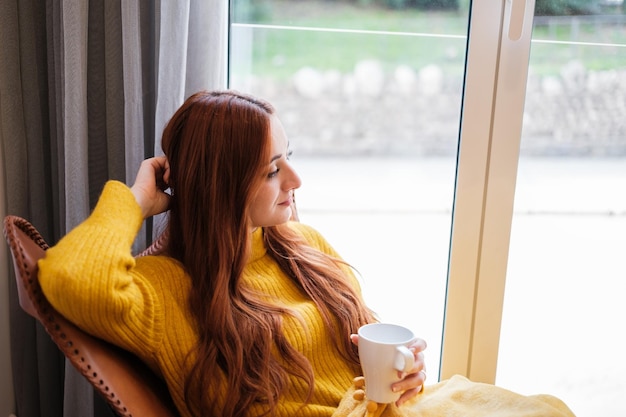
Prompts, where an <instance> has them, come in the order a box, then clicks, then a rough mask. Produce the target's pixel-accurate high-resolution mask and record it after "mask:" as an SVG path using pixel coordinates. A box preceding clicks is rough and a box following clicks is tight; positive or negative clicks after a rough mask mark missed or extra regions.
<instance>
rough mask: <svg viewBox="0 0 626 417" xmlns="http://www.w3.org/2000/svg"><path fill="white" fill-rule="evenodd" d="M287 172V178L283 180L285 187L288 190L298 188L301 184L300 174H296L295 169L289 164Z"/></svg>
mask: <svg viewBox="0 0 626 417" xmlns="http://www.w3.org/2000/svg"><path fill="white" fill-rule="evenodd" d="M288 174H289V175H288V176H287V179H286V181H285V185H286V187H285V188H287V189H289V190H295V189H296V188H300V186H301V185H302V180H301V179H300V176H299V175H298V173H297V172H296V170H295V169H294V168H293V167H292V166H291V165H289V172H288Z"/></svg>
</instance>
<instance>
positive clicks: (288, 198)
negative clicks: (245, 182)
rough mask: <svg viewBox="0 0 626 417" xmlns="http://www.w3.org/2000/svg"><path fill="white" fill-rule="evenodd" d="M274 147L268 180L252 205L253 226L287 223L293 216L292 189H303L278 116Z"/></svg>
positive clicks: (273, 126) (274, 121) (273, 121)
mask: <svg viewBox="0 0 626 417" xmlns="http://www.w3.org/2000/svg"><path fill="white" fill-rule="evenodd" d="M271 131H272V144H271V153H270V155H271V156H270V160H269V161H267V162H268V163H267V169H266V172H265V174H264V175H265V178H264V179H263V181H262V183H261V186H260V187H259V188H258V189H257V191H256V193H255V194H254V197H253V198H252V204H251V206H250V220H251V222H252V226H253V227H268V226H275V225H277V224H281V223H285V222H287V221H288V220H289V218H290V217H291V211H292V207H291V203H292V202H293V190H295V189H296V188H298V187H300V184H301V183H302V182H301V181H300V177H299V176H298V174H297V173H296V171H295V170H294V169H293V168H292V166H291V164H290V163H289V141H288V140H287V135H286V134H285V129H284V128H283V125H282V123H281V122H280V120H278V117H276V116H272V117H271Z"/></svg>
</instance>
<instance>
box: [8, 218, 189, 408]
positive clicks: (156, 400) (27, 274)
mask: <svg viewBox="0 0 626 417" xmlns="http://www.w3.org/2000/svg"><path fill="white" fill-rule="evenodd" d="M4 235H5V237H6V239H7V242H8V243H9V246H10V249H11V255H12V257H13V265H14V267H15V278H16V280H17V289H18V294H19V302H20V306H21V307H22V308H23V309H24V311H26V312H27V313H28V314H30V315H31V316H33V317H34V318H35V319H37V320H38V321H39V322H41V324H43V326H44V328H45V329H46V331H47V332H48V334H50V336H51V337H52V340H54V342H55V343H56V345H57V346H58V347H59V349H60V350H61V351H62V352H63V354H64V355H65V356H66V357H67V358H68V359H69V360H70V362H71V363H72V365H73V366H74V367H75V368H76V369H77V370H78V371H79V372H80V373H81V374H82V375H83V376H84V377H85V378H86V379H87V380H88V381H89V382H90V383H91V385H93V386H94V388H95V389H96V391H97V392H98V393H99V394H101V395H102V396H103V397H104V399H105V400H106V401H107V403H108V404H109V405H110V407H111V408H112V409H113V411H115V413H116V414H117V415H118V416H122V417H131V416H135V417H143V416H150V417H178V416H179V414H178V412H177V411H176V408H175V407H174V405H173V401H172V399H171V396H170V394H169V392H168V390H167V387H166V385H165V383H164V382H163V381H162V380H161V379H160V378H159V377H158V376H157V375H155V374H154V373H153V372H152V371H151V370H150V369H149V368H148V367H147V366H146V365H145V364H144V363H143V362H141V360H140V359H138V358H137V357H136V356H134V355H132V354H131V353H130V352H127V351H125V350H123V349H120V348H118V347H116V346H113V345H112V344H110V343H107V342H105V341H103V340H101V339H98V338H96V337H93V336H90V335H89V334H87V333H85V332H84V331H82V330H81V329H79V328H78V327H76V326H75V325H74V324H72V323H71V322H69V321H68V320H67V319H65V318H64V317H63V316H62V315H61V314H60V313H58V312H57V311H56V310H55V309H54V308H53V307H52V306H51V305H50V303H49V302H48V300H46V297H45V296H44V294H43V293H42V291H41V288H40V286H39V279H38V274H37V261H38V260H39V259H40V258H41V257H43V256H44V252H45V250H47V249H48V247H49V246H48V244H47V243H46V242H45V241H44V239H43V238H42V236H41V235H40V234H39V232H38V231H37V230H36V229H35V227H33V226H32V225H31V224H30V223H29V222H28V221H26V220H24V219H22V218H20V217H17V216H7V217H6V218H5V219H4ZM153 249H154V248H153ZM151 252H152V251H150V250H147V251H145V252H144V253H151Z"/></svg>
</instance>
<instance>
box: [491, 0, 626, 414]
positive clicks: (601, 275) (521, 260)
mask: <svg viewBox="0 0 626 417" xmlns="http://www.w3.org/2000/svg"><path fill="white" fill-rule="evenodd" d="M622 3H623V2H622V1H604V2H585V3H583V2H573V1H570V2H568V1H565V2H562V1H545V2H543V3H542V8H541V9H540V8H539V2H538V5H537V10H536V14H537V17H536V18H535V26H534V28H533V30H534V31H533V43H532V46H531V58H530V68H529V70H530V75H529V80H528V88H527V97H526V108H525V114H524V129H523V134H522V144H521V158H520V164H519V172H518V181H517V191H516V200H515V213H514V218H513V225H512V231H511V246H510V255H509V262H508V274H507V283H506V294H505V300H504V303H505V304H504V313H503V322H502V334H501V341H500V353H499V358H498V373H497V383H498V384H499V385H503V386H506V387H509V388H511V389H513V390H517V391H520V392H524V393H528V394H530V393H537V392H549V393H553V394H556V395H557V396H559V397H560V398H562V399H563V400H564V401H565V402H566V403H567V404H568V405H570V407H571V408H572V409H573V411H574V413H575V414H576V415H577V416H578V417H593V416H614V417H617V416H624V415H626V404H625V403H624V401H623V398H622V397H623V395H624V393H626V383H625V382H624V381H625V380H624V374H626V360H625V359H624V352H625V351H626V340H625V339H624V337H623V328H624V325H625V318H626V303H624V299H626V285H625V284H624V283H625V279H626V256H625V254H626V123H625V120H626V119H625V117H624V116H625V115H626V15H625V9H624V5H623V4H622ZM565 4H569V5H570V6H572V7H569V8H568V7H565V6H564V5H565ZM575 4H577V5H579V6H580V5H581V4H586V5H587V6H585V8H586V9H585V10H577V9H576V8H575V7H573V5H575ZM565 13H579V14H574V15H571V14H570V15H566V14H565ZM589 13H591V14H589ZM539 14H543V15H541V16H540V15H539ZM548 14H554V15H548Z"/></svg>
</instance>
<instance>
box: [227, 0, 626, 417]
mask: <svg viewBox="0 0 626 417" xmlns="http://www.w3.org/2000/svg"><path fill="white" fill-rule="evenodd" d="M231 4H232V6H231V18H232V25H231V51H230V67H229V78H230V86H231V87H233V88H236V89H240V90H242V91H248V92H252V93H254V94H257V95H260V96H262V97H264V98H266V99H268V100H269V101H270V102H272V103H273V104H274V105H275V106H276V108H277V110H278V112H279V117H280V118H281V120H282V121H283V124H284V125H285V128H286V130H287V134H288V135H289V138H290V142H291V146H292V148H293V150H294V156H293V162H294V164H295V167H296V169H297V170H298V171H299V173H300V174H301V176H302V179H303V186H302V188H301V189H300V190H299V191H298V193H297V196H298V206H299V210H300V215H301V220H302V221H303V222H306V223H309V224H311V225H313V226H314V227H316V228H317V229H319V230H320V231H321V232H322V233H323V234H324V235H325V236H326V237H327V238H328V240H329V241H330V242H331V244H333V246H335V248H336V249H337V250H338V251H339V252H340V254H342V256H343V257H344V258H345V259H346V260H347V261H348V262H350V263H351V264H353V265H354V266H355V267H356V269H357V270H358V271H359V273H360V277H361V280H362V285H363V291H364V294H365V296H366V298H367V300H368V302H369V303H370V305H371V306H372V307H373V308H374V309H375V310H376V311H378V312H379V313H380V316H381V319H383V320H384V321H393V322H399V323H402V324H406V325H408V326H409V327H411V328H413V329H414V330H415V331H416V333H418V334H420V335H421V336H422V337H424V338H425V339H426V340H427V341H428V342H429V348H428V351H427V358H428V366H429V368H430V369H431V372H430V373H429V375H431V377H430V378H431V379H435V378H436V371H434V370H436V369H438V367H439V360H440V348H441V338H442V324H443V313H444V302H445V294H446V277H447V268H448V255H449V244H450V230H451V219H452V208H453V203H454V187H455V175H456V157H457V149H458V144H459V125H460V121H459V119H460V115H461V109H462V104H463V101H462V97H463V83H464V68H465V58H466V42H467V33H468V20H469V16H470V13H469V11H470V2H469V1H468V0H352V1H348V0H325V1H323V0H265V1H257V0H234V1H231ZM526 64H528V65H529V76H528V82H527V91H526V98H525V110H524V115H523V130H522V141H521V147H520V162H519V168H518V179H517V186H516V197H515V208H514V216H513V224H512V230H511V243H510V250H509V259H508V272H507V281H506V294H505V300H504V312H503V319H502V330H501V338H500V350H499V356H498V374H497V380H496V384H498V385H501V386H503V387H505V388H509V389H512V390H515V391H518V392H522V393H526V394H535V393H540V392H544V393H551V394H554V395H557V396H559V397H560V398H562V399H563V400H565V401H566V403H567V404H568V405H570V407H571V408H572V409H573V411H574V412H575V413H576V415H577V416H579V417H595V416H599V415H602V416H609V417H617V416H624V415H626V404H625V403H624V402H623V401H622V397H623V394H624V393H626V382H624V377H623V375H624V374H626V359H625V356H624V355H623V352H624V351H626V342H625V341H624V340H623V339H624V338H623V336H622V334H623V330H622V329H623V328H624V327H625V325H626V303H624V302H623V300H624V299H625V298H626V256H625V254H626V5H625V4H624V2H623V1H621V0H537V1H536V8H535V19H534V26H533V37H532V42H531V54H530V62H528V63H527V62H521V63H520V65H526ZM429 382H436V381H429Z"/></svg>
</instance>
